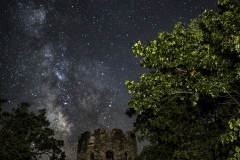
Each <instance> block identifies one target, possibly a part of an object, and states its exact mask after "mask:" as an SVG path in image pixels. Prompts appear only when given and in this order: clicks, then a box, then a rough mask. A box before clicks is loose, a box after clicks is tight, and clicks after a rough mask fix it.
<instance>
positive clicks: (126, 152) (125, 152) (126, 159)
mask: <svg viewBox="0 0 240 160" xmlns="http://www.w3.org/2000/svg"><path fill="white" fill-rule="evenodd" d="M124 155H125V160H127V152H125V153H124Z"/></svg>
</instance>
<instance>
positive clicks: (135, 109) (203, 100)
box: [125, 0, 240, 160]
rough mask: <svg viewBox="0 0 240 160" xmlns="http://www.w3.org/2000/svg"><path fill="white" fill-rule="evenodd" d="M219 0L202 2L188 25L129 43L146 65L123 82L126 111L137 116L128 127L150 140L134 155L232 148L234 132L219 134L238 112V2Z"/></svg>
mask: <svg viewBox="0 0 240 160" xmlns="http://www.w3.org/2000/svg"><path fill="white" fill-rule="evenodd" d="M218 6H219V8H220V9H221V11H220V12H219V13H217V12H215V11H213V10H205V11H204V12H203V13H202V14H201V15H200V16H199V17H198V18H197V19H194V20H192V21H191V23H190V25H189V26H188V27H184V26H183V24H182V23H177V24H176V25H175V26H174V29H173V31H172V32H161V33H159V35H158V39H157V40H153V41H150V42H149V43H148V44H146V45H143V44H142V43H141V41H138V42H137V43H135V44H134V46H133V47H132V49H133V52H134V53H135V55H136V56H140V57H141V58H142V59H141V61H140V65H141V66H142V67H144V68H148V69H150V72H149V73H146V74H142V75H141V76H140V82H134V81H131V80H127V81H126V83H125V84H126V85H127V87H128V91H129V93H131V94H132V95H133V98H132V99H131V100H130V101H129V103H128V105H129V108H128V109H127V110H126V114H127V115H128V116H130V117H132V116H134V115H136V116H137V118H136V122H135V123H134V131H135V132H140V133H141V136H139V140H148V141H149V142H150V145H148V146H146V147H145V148H144V149H143V152H142V153H141V155H140V156H139V158H140V159H142V158H143V157H146V156H147V159H154V160H157V159H199V160H200V159H203V160H206V159H227V158H230V157H232V156H234V152H235V148H236V147H237V146H239V143H240V141H239V139H237V140H233V141H227V140H224V138H223V137H224V136H225V138H226V135H230V134H229V131H230V130H231V128H230V127H229V124H228V123H229V122H231V121H232V120H234V119H236V120H237V119H239V118H240V114H239V111H240V110H239V109H240V27H239V26H240V6H239V4H238V2H237V0H219V1H218ZM238 136H239V134H238ZM222 142H224V143H222ZM235 156H236V154H235Z"/></svg>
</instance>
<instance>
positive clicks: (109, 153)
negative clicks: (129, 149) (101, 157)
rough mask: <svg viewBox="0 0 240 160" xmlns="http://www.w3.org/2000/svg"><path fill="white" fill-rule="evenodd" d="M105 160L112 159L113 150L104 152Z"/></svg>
mask: <svg viewBox="0 0 240 160" xmlns="http://www.w3.org/2000/svg"><path fill="white" fill-rule="evenodd" d="M106 160H113V152H111V151H107V152H106Z"/></svg>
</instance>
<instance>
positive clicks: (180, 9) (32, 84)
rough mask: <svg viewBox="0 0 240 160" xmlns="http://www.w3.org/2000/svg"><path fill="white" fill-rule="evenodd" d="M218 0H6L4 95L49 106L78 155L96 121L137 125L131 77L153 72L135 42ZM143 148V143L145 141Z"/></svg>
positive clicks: (1, 9)
mask: <svg viewBox="0 0 240 160" xmlns="http://www.w3.org/2000/svg"><path fill="white" fill-rule="evenodd" d="M205 9H214V10H216V11H217V10H218V9H217V0H1V1H0V73H1V74H0V84H2V87H1V88H0V97H1V98H6V99H8V102H9V103H7V104H5V105H4V106H5V107H4V108H7V106H9V107H15V106H17V104H19V103H20V102H22V101H28V102H29V103H30V104H31V110H32V111H37V110H38V109H41V108H46V109H47V118H48V119H49V120H50V122H51V127H52V128H53V129H54V130H55V134H56V137H57V138H59V139H63V140H64V141H65V151H66V154H67V157H68V159H69V160H72V159H76V156H77V153H76V148H77V138H78V136H80V135H81V133H83V132H84V131H91V132H93V131H94V130H95V129H97V128H105V129H106V130H108V131H110V130H111V129H112V128H120V129H122V130H123V131H124V132H125V131H128V130H131V129H132V127H133V122H134V119H130V118H129V117H127V116H126V115H125V114H124V110H125V109H126V108H127V107H128V105H127V103H128V100H129V99H130V98H131V95H130V94H128V91H127V87H126V86H125V84H124V83H125V81H126V80H136V81H138V80H139V76H140V74H141V73H144V72H148V70H146V69H142V68H141V67H140V65H139V58H136V57H135V55H134V54H133V53H132V51H131V47H132V46H133V44H134V43H135V42H137V41H138V40H142V42H143V43H145V44H146V43H147V42H148V41H150V40H153V39H156V38H157V36H158V33H159V32H162V31H172V29H173V26H174V24H175V23H176V22H179V21H181V22H183V23H184V24H185V25H186V26H187V25H188V24H189V22H190V19H193V18H197V17H198V15H199V14H201V13H202V12H203V11H204V10H205ZM139 149H140V145H139Z"/></svg>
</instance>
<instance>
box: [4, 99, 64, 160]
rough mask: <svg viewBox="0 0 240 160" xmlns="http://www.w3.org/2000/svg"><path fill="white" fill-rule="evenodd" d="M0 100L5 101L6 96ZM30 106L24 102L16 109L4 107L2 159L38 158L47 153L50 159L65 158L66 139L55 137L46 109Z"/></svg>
mask: <svg viewBox="0 0 240 160" xmlns="http://www.w3.org/2000/svg"><path fill="white" fill-rule="evenodd" d="M0 102H1V103H0V105H2V103H3V102H4V100H1V101H0ZM1 107H2V106H0V108H1ZM29 107H30V105H29V104H28V103H24V102H23V103H21V104H20V105H18V106H17V108H13V109H12V112H2V110H0V159H1V160H13V159H14V160H33V159H35V160H36V159H39V158H40V157H41V156H42V155H45V156H47V157H49V159H50V160H64V159H65V153H64V152H63V151H62V149H61V147H62V146H63V141H62V140H57V139H55V138H54V131H53V130H52V129H50V128H48V127H49V125H50V122H49V121H48V120H47V119H46V116H45V114H46V110H45V109H40V110H39V111H38V114H35V113H33V112H30V111H29Z"/></svg>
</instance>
